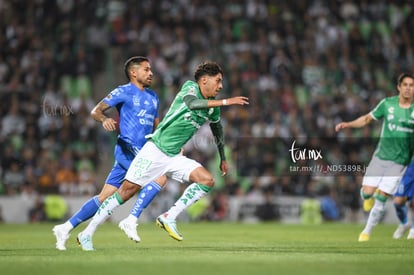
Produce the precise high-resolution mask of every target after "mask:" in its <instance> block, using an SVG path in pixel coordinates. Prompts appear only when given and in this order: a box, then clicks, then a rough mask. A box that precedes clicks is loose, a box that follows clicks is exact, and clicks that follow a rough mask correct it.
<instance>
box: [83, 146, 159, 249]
mask: <svg viewBox="0 0 414 275" xmlns="http://www.w3.org/2000/svg"><path fill="white" fill-rule="evenodd" d="M148 144H150V146H148ZM151 144H152V143H150V142H147V143H146V144H145V145H144V146H143V147H142V149H141V151H140V152H139V153H138V155H136V156H135V158H134V160H133V161H132V162H131V165H130V167H129V168H128V171H127V173H126V175H125V180H124V181H123V183H122V185H121V187H120V188H119V189H118V191H117V192H115V193H114V194H113V195H112V196H110V197H108V198H107V199H106V200H105V201H104V202H103V203H102V205H101V207H99V209H98V211H97V212H96V214H95V216H93V218H92V220H91V222H90V223H89V224H88V226H87V227H86V228H85V230H84V231H82V232H81V233H79V235H78V243H80V244H81V246H82V249H83V250H93V245H92V237H93V234H94V233H95V231H96V229H97V228H98V226H99V225H101V224H102V223H103V222H105V221H106V220H107V219H108V218H109V216H110V215H111V214H112V212H113V211H114V210H115V209H116V208H117V207H119V206H120V205H122V204H123V203H124V202H126V201H127V200H129V199H130V198H131V197H132V196H134V195H135V194H136V193H137V192H138V191H139V190H141V187H142V186H145V184H146V183H148V182H151V181H153V180H154V179H156V178H158V177H160V176H161V175H163V174H164V172H163V170H161V169H162V167H161V168H158V166H157V167H156V168H158V170H157V169H155V172H153V171H152V170H154V169H152V168H153V166H156V163H157V161H156V160H157V155H156V154H155V153H153V152H152V150H151V149H152V146H151ZM83 240H84V241H83Z"/></svg>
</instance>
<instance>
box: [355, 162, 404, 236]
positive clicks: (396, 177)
mask: <svg viewBox="0 0 414 275" xmlns="http://www.w3.org/2000/svg"><path fill="white" fill-rule="evenodd" d="M375 165H376V169H377V170H376V173H378V174H379V173H382V176H376V175H375V174H370V175H369V176H366V175H365V176H364V179H363V183H362V185H363V187H371V188H372V187H378V190H379V191H380V192H379V193H376V194H375V195H374V198H375V203H374V206H373V208H372V209H371V211H370V213H369V216H368V220H367V223H366V225H365V228H364V230H363V231H362V232H361V234H360V235H359V239H358V240H359V241H368V240H369V238H370V235H371V233H372V230H373V229H374V227H375V226H376V225H377V224H378V223H379V222H380V220H381V219H382V217H383V216H384V213H385V204H386V202H387V199H388V198H389V197H391V196H392V194H394V193H395V191H396V190H397V187H398V183H399V181H400V179H401V176H402V173H403V172H404V170H405V167H404V166H403V165H400V164H397V163H394V162H390V161H383V160H379V159H375ZM374 172H375V171H374Z"/></svg>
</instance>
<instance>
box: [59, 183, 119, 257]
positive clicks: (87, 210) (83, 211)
mask: <svg viewBox="0 0 414 275" xmlns="http://www.w3.org/2000/svg"><path fill="white" fill-rule="evenodd" d="M117 189H118V188H117V187H115V186H113V185H110V184H107V183H106V184H105V185H104V187H103V188H102V190H101V192H100V194H99V195H97V196H94V197H92V198H90V199H89V200H88V201H86V202H85V203H84V204H83V205H82V206H81V208H80V209H79V210H78V211H77V212H76V213H75V214H74V215H73V216H72V217H70V218H69V219H68V220H67V221H66V222H65V223H63V224H59V225H56V226H55V227H53V233H54V235H55V237H56V248H57V249H58V250H66V241H67V240H68V238H69V236H70V232H71V231H72V229H74V228H75V227H77V226H78V225H79V224H81V223H82V222H84V221H86V220H88V219H90V218H91V217H92V216H93V215H94V214H95V213H96V211H97V210H98V208H99V206H101V203H102V202H103V201H104V200H105V199H106V198H108V197H109V196H110V195H112V194H114V193H115V191H116V190H117Z"/></svg>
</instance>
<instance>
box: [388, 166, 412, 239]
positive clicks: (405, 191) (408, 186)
mask: <svg viewBox="0 0 414 275" xmlns="http://www.w3.org/2000/svg"><path fill="white" fill-rule="evenodd" d="M413 196H414V158H413V159H412V160H411V163H410V165H409V166H408V167H407V170H406V171H405V173H404V176H403V177H402V178H401V181H400V184H399V186H398V188H397V192H395V194H394V207H395V211H396V212H397V217H398V219H399V220H400V224H399V225H398V227H397V229H396V230H395V232H394V234H393V238H394V239H400V238H402V236H403V235H404V233H405V232H406V231H407V230H410V231H409V232H408V236H407V239H414V223H411V224H410V222H409V220H408V217H407V215H408V206H407V201H409V202H410V203H412V199H413ZM413 219H414V213H412V220H413ZM412 220H411V222H412ZM410 228H411V229H410Z"/></svg>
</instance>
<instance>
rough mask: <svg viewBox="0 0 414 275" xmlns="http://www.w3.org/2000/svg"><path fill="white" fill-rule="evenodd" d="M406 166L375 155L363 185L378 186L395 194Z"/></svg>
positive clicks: (388, 192)
mask: <svg viewBox="0 0 414 275" xmlns="http://www.w3.org/2000/svg"><path fill="white" fill-rule="evenodd" d="M405 168H406V166H404V165H401V164H398V163H395V162H393V161H389V160H382V159H379V158H377V157H375V156H374V157H372V159H371V161H370V163H369V165H368V167H367V171H366V172H365V175H364V178H363V180H362V185H363V186H371V187H377V188H378V189H379V190H381V191H383V192H385V193H387V194H394V193H395V191H396V190H397V187H398V184H399V182H400V179H401V177H402V175H403V174H404V171H405Z"/></svg>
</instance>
